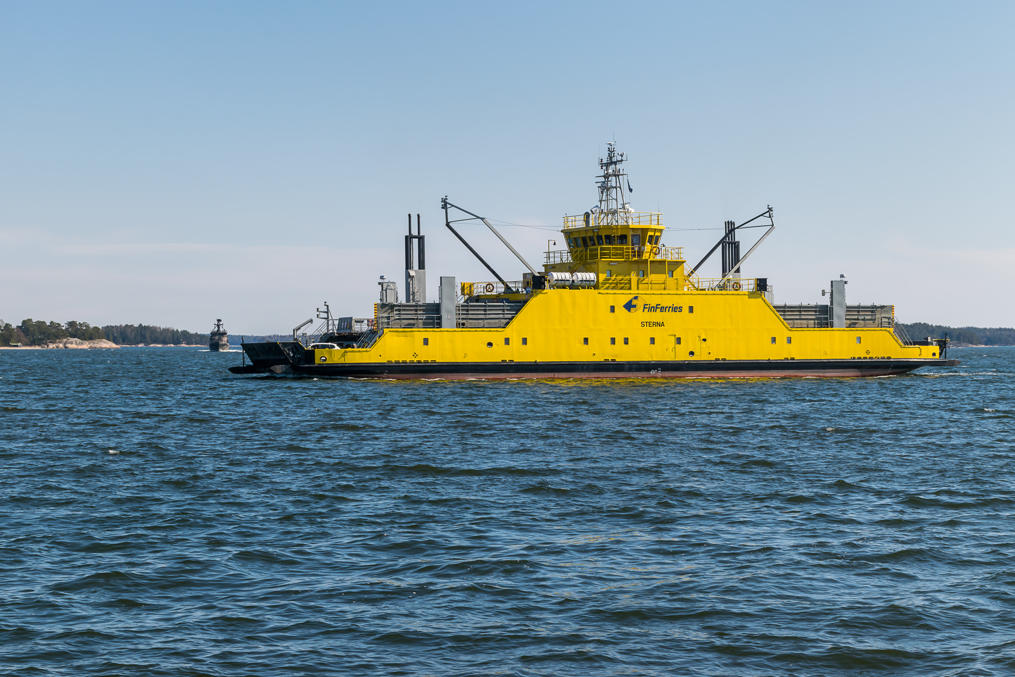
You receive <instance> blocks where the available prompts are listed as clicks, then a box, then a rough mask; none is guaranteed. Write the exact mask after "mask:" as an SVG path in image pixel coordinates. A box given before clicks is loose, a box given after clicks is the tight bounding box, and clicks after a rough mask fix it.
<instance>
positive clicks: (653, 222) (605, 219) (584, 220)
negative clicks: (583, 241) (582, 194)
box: [564, 211, 663, 230]
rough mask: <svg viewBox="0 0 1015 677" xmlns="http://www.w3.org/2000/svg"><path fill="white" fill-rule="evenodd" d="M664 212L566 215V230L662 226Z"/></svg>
mask: <svg viewBox="0 0 1015 677" xmlns="http://www.w3.org/2000/svg"><path fill="white" fill-rule="evenodd" d="M661 225H663V213H662V212H625V211H620V212H608V213H607V212H586V213H585V214H571V215H568V216H565V217H564V230H570V229H572V228H596V227H600V226H661Z"/></svg>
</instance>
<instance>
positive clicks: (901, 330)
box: [893, 322, 913, 346]
mask: <svg viewBox="0 0 1015 677" xmlns="http://www.w3.org/2000/svg"><path fill="white" fill-rule="evenodd" d="M893 329H894V330H895V336H896V337H898V339H899V342H900V343H902V344H903V345H906V346H911V345H913V339H911V338H909V333H908V332H907V331H906V328H905V327H903V326H902V325H901V324H899V323H897V322H896V323H895V326H894V327H893Z"/></svg>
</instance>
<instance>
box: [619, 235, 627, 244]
mask: <svg viewBox="0 0 1015 677" xmlns="http://www.w3.org/2000/svg"><path fill="white" fill-rule="evenodd" d="M617 244H627V235H618V236H617Z"/></svg>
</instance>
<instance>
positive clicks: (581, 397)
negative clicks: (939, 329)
mask: <svg viewBox="0 0 1015 677" xmlns="http://www.w3.org/2000/svg"><path fill="white" fill-rule="evenodd" d="M953 356H955V357H958V358H959V359H961V360H962V363H961V364H960V365H959V366H958V367H953V368H947V369H942V370H938V371H931V370H924V371H922V372H917V373H916V374H914V375H910V376H903V377H889V378H876V379H865V380H853V379H828V380H818V379H800V380H769V381H765V380H756V381H719V382H709V381H653V382H642V381H616V382H606V381H603V382H582V381H545V382H507V383H485V382H456V383H442V382H429V383H425V382H383V381H315V380H272V379H264V378H243V377H234V376H231V375H229V374H228V373H227V372H226V371H225V369H226V367H227V366H229V365H231V364H234V363H236V362H237V361H238V360H239V357H238V356H237V355H236V354H235V353H233V354H214V353H208V352H202V351H198V350H195V349H158V348H149V349H121V350H117V351H0V469H2V473H0V536H2V539H0V672H4V671H6V672H9V673H10V674H18V675H36V674H38V675H43V674H60V675H62V674H67V675H77V674H144V675H192V674H195V675H196V674H206V675H234V674H235V675H240V674H257V675H293V674H321V673H324V674H354V675H355V674H363V675H367V674H435V675H460V674H523V675H585V674H687V675H727V674H830V673H863V674H893V675H894V674H914V675H916V674H919V675H923V674H963V675H1003V674H1011V673H1012V672H1015V558H1013V554H1015V521H1013V517H1015V443H1013V437H1015V386H1013V377H1015V349H1011V348H990V349H984V348H967V349H956V350H953Z"/></svg>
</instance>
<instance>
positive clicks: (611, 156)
mask: <svg viewBox="0 0 1015 677" xmlns="http://www.w3.org/2000/svg"><path fill="white" fill-rule="evenodd" d="M626 159H627V156H626V154H624V153H618V152H617V147H616V144H615V143H614V142H613V141H609V142H607V144H606V158H605V159H603V158H599V168H600V169H601V170H602V172H603V173H602V174H600V175H599V177H598V178H599V182H598V184H596V185H597V186H598V188H599V206H598V207H597V211H598V212H599V214H598V215H597V217H596V222H597V223H599V224H602V225H604V226H617V225H620V224H624V223H628V221H629V219H628V212H629V211H630V205H629V204H628V203H627V195H626V194H625V193H624V180H625V179H626V178H627V172H625V171H624V170H623V169H621V168H620V165H621V163H623V162H624V161H625V160H626ZM628 185H629V186H630V182H628Z"/></svg>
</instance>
